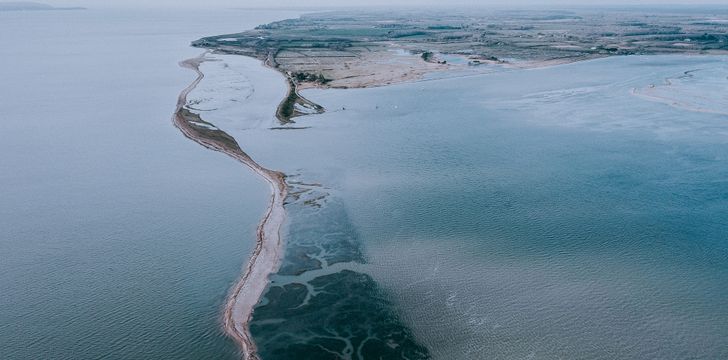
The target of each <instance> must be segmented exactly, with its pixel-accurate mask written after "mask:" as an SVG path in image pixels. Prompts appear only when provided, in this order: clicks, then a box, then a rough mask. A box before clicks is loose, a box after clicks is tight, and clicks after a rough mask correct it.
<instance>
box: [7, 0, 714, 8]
mask: <svg viewBox="0 0 728 360" xmlns="http://www.w3.org/2000/svg"><path fill="white" fill-rule="evenodd" d="M0 1H5V0H0ZM13 1H17V0H13ZM34 1H37V2H43V3H47V4H51V5H55V6H85V7H150V6H151V7H265V8H269V7H291V6H295V7H307V6H315V7H320V6H324V7H330V6H407V5H427V6H432V5H435V6H444V5H467V6H494V5H495V6H501V7H502V6H514V5H515V6H524V5H541V6H543V5H566V4H579V5H612V4H619V5H637V4H639V5H650V4H657V5H665V4H684V5H694V4H697V3H700V4H722V5H728V0H453V1H447V0H340V1H336V0H273V1H270V0H34Z"/></svg>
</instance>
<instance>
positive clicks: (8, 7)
mask: <svg viewBox="0 0 728 360" xmlns="http://www.w3.org/2000/svg"><path fill="white" fill-rule="evenodd" d="M85 9H86V8H83V7H55V6H51V5H48V4H43V3H37V2H30V1H14V2H0V11H38V10H85Z"/></svg>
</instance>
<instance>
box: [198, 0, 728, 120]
mask: <svg viewBox="0 0 728 360" xmlns="http://www.w3.org/2000/svg"><path fill="white" fill-rule="evenodd" d="M726 25H728V11H726V10H725V9H724V10H716V9H710V8H705V9H693V10H691V11H680V12H671V11H668V10H654V9H646V8H645V9H641V8H639V9H631V10H624V9H582V10H576V11H553V10H542V11H530V10H529V11H526V10H523V11H505V10H471V11H448V12H447V13H443V12H442V11H439V12H436V11H426V10H421V11H394V12H393V11H387V12H385V11H367V12H361V11H356V12H355V11H336V12H325V13H316V14H308V15H304V16H301V17H300V18H297V19H289V20H283V21H278V22H273V23H270V24H267V25H261V26H258V27H257V28H255V29H253V30H249V31H245V32H241V33H236V34H227V35H218V36H210V37H205V38H202V39H199V40H197V41H194V42H193V46H196V47H200V48H205V49H210V50H213V51H215V52H218V53H225V54H239V55H245V56H250V57H254V58H257V59H260V60H262V61H263V62H264V63H265V64H266V65H267V66H269V67H272V68H274V69H277V70H278V71H280V72H281V73H283V74H284V75H285V76H286V77H287V79H288V82H289V85H290V90H289V93H288V96H287V97H286V98H285V99H284V100H283V101H282V102H281V104H280V106H279V107H278V110H277V114H276V115H277V117H278V119H279V120H280V122H281V123H282V124H287V123H291V122H293V119H294V118H295V117H297V116H301V115H306V114H310V113H317V112H322V111H323V108H322V107H320V106H319V105H317V104H314V103H312V102H311V101H309V100H307V99H305V98H303V97H302V96H300V95H299V94H298V90H300V89H305V88H309V87H323V88H329V87H332V88H358V87H370V86H381V85H387V84H392V83H397V82H403V81H410V80H414V79H419V78H422V77H423V76H424V75H426V74H428V73H433V72H443V71H451V70H458V69H459V70H468V71H474V72H478V71H480V70H483V71H484V70H485V68H488V67H489V66H490V67H492V66H502V67H537V66H547V65H554V64H562V63H569V62H574V61H580V60H587V59H595V58H601V57H607V56H615V55H646V54H728V26H726Z"/></svg>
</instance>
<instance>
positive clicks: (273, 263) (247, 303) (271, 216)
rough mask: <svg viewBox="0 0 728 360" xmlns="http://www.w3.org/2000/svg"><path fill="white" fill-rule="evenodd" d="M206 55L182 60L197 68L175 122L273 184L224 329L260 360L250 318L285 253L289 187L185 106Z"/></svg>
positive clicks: (281, 176)
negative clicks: (283, 236)
mask: <svg viewBox="0 0 728 360" xmlns="http://www.w3.org/2000/svg"><path fill="white" fill-rule="evenodd" d="M206 54H207V53H203V54H202V55H200V56H198V57H196V58H192V59H188V60H185V61H183V62H181V63H180V66H182V67H184V68H187V69H191V70H194V71H195V72H196V73H197V78H196V79H195V80H194V81H193V82H192V83H191V84H190V85H189V86H187V87H186V88H185V89H184V90H182V92H181V93H180V94H179V97H178V98H177V108H176V110H175V112H174V117H173V122H174V125H175V126H176V127H177V128H178V129H180V131H182V133H183V134H184V135H185V136H186V137H187V138H189V139H191V140H193V141H195V142H197V143H198V144H200V145H202V146H204V147H206V148H208V149H211V150H215V151H220V152H222V153H224V154H227V155H229V156H231V157H232V158H234V159H236V160H238V161H240V162H241V163H243V164H244V165H246V166H247V167H249V168H250V169H252V170H253V171H254V172H255V173H256V174H258V175H260V177H262V178H263V179H265V181H266V182H268V184H269V185H270V188H271V192H272V196H271V201H270V205H269V206H268V210H267V211H266V213H265V216H264V217H263V219H262V220H261V222H260V224H259V225H258V230H257V241H256V246H255V249H254V250H253V254H252V255H251V257H250V261H249V262H248V264H247V265H246V266H245V269H244V271H243V275H242V276H241V277H240V279H239V280H238V281H237V283H235V285H234V286H233V288H232V289H231V291H230V295H229V296H228V299H227V301H226V303H225V309H224V312H223V327H224V329H225V332H226V333H227V334H228V335H229V336H230V337H232V338H233V339H234V340H235V342H237V343H238V345H239V346H240V348H241V350H242V354H243V359H246V360H257V359H259V357H258V355H257V351H256V350H257V349H256V346H255V343H254V342H253V339H252V336H251V334H250V319H251V317H252V315H253V308H254V307H255V305H256V304H257V303H258V301H259V300H260V298H261V296H262V295H263V291H265V288H266V286H267V284H268V277H269V275H270V274H272V273H274V272H276V271H277V270H278V267H279V265H280V258H281V255H282V252H283V249H282V248H283V243H282V241H281V236H280V229H281V226H282V225H283V221H284V220H285V209H284V208H283V201H284V199H285V197H286V193H287V191H288V188H287V185H286V182H285V175H284V174H283V173H280V172H277V171H273V170H268V169H266V168H264V167H262V166H260V165H259V164H258V163H256V162H255V161H254V160H253V159H252V158H250V156H248V154H246V153H245V152H244V151H243V150H242V149H241V148H240V146H239V145H238V143H237V141H235V139H234V138H233V137H231V136H230V135H228V134H227V133H225V132H224V131H222V130H219V129H217V128H216V127H214V126H208V125H212V124H209V123H207V122H205V121H204V120H202V119H201V118H200V116H199V115H198V114H195V113H192V112H191V111H189V110H188V109H187V108H186V106H185V105H186V104H187V96H188V95H189V93H190V92H191V91H192V90H194V88H195V87H196V86H197V85H198V84H199V83H200V81H201V80H202V79H203V78H204V74H203V73H202V72H201V71H200V64H202V63H203V62H204V61H206V58H205V55H206Z"/></svg>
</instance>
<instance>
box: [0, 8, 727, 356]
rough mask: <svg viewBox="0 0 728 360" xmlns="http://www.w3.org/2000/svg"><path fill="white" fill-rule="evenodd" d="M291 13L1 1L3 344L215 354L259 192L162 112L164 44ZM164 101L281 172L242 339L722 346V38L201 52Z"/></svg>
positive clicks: (263, 344) (371, 350) (698, 350)
mask: <svg viewBox="0 0 728 360" xmlns="http://www.w3.org/2000/svg"><path fill="white" fill-rule="evenodd" d="M291 16H297V14H294V13H286V12H271V11H246V10H234V11H233V10H230V11H225V12H213V11H210V12H201V13H200V12H194V13H193V12H189V13H188V12H182V11H180V12H157V13H149V12H144V13H142V12H124V13H115V12H106V11H100V10H99V11H96V10H88V11H85V12H64V13H55V12H44V13H12V14H0V19H2V21H0V24H1V25H0V29H1V30H3V31H2V32H0V33H2V34H3V35H2V36H3V38H7V39H9V40H8V41H6V43H8V44H9V45H6V46H4V47H2V49H0V51H2V52H4V53H3V54H2V55H3V58H4V59H6V61H7V62H6V64H8V65H7V66H5V67H3V68H2V70H0V72H1V73H2V77H3V79H5V81H4V82H3V84H2V86H1V87H0V91H2V93H1V94H0V95H1V96H0V98H2V105H3V108H4V110H5V111H4V112H3V115H2V121H1V122H0V129H1V131H0V136H1V137H2V141H1V142H0V150H2V151H1V152H0V154H2V155H0V166H1V168H2V169H3V170H2V172H0V185H1V186H0V196H2V201H1V202H0V229H2V239H0V254H2V255H1V256H2V261H1V262H0V288H2V289H3V291H2V292H0V344H2V348H3V349H4V350H3V352H4V354H3V357H4V358H9V359H25V358H54V359H56V358H59V359H76V358H160V359H164V358H174V359H183V358H189V359H200V358H225V359H228V358H235V357H236V356H237V355H238V354H237V352H236V349H235V346H234V345H233V344H232V343H231V342H230V341H229V340H226V338H225V337H224V335H223V334H222V332H221V330H220V326H219V321H220V320H219V312H220V309H221V306H222V302H223V300H224V298H225V295H226V294H227V290H228V287H229V286H230V285H231V283H232V282H233V281H234V280H235V279H236V278H237V277H238V276H239V274H240V268H241V266H242V265H243V264H244V263H245V262H246V261H247V256H248V255H249V254H250V251H251V250H252V246H253V244H254V239H255V237H254V230H255V225H256V224H257V223H258V221H259V220H260V218H261V215H262V214H263V211H264V210H265V206H266V205H267V204H266V201H267V199H268V196H269V194H268V191H269V190H268V188H267V187H266V186H265V184H264V183H263V182H262V180H259V179H257V178H255V176H254V175H253V174H252V173H251V172H250V171H248V170H247V169H246V168H244V167H243V166H241V165H240V164H238V163H236V162H235V161H233V160H232V159H228V158H227V157H226V156H224V155H223V154H220V153H215V152H212V151H209V150H206V149H204V148H202V147H200V146H198V145H196V144H195V143H193V142H191V141H189V140H186V139H185V138H184V137H183V136H181V134H180V133H179V132H178V131H177V130H176V129H175V128H174V127H173V126H172V124H171V120H170V117H171V112H172V111H173V110H174V103H175V100H176V95H177V93H178V92H179V91H180V90H181V89H182V88H184V87H185V86H186V85H187V84H188V83H189V82H190V81H191V80H192V79H193V78H194V73H192V72H191V71H189V70H184V69H181V68H178V67H177V62H178V61H180V60H183V59H184V58H187V57H192V56H195V55H197V54H199V53H200V50H199V49H191V48H189V47H188V43H189V41H191V40H194V39H196V38H198V37H201V36H206V35H217V34H225V33H233V32H236V31H240V30H243V29H247V28H252V27H253V26H255V25H257V24H261V23H265V22H269V21H272V20H275V19H282V18H286V17H291ZM201 70H202V71H203V73H205V75H206V77H205V79H203V80H202V82H201V83H200V85H199V87H198V88H197V89H196V90H194V91H193V92H192V93H191V94H190V96H189V98H188V100H189V102H188V107H189V108H190V109H192V110H193V111H195V112H197V113H198V114H200V116H201V117H202V119H204V120H205V121H206V122H209V123H212V124H214V125H215V126H217V127H218V128H220V129H221V130H224V131H226V132H227V133H228V134H230V135H232V136H234V137H235V138H236V140H237V141H238V143H239V144H240V146H241V148H242V149H243V150H244V151H245V152H246V153H248V154H249V155H250V156H251V157H252V158H253V159H255V160H256V161H257V162H258V163H259V164H261V165H262V166H264V167H266V168H269V169H272V170H278V171H282V172H284V173H286V175H287V182H288V184H289V186H290V191H289V196H288V198H287V200H286V211H287V216H288V220H287V223H286V226H285V228H284V229H283V235H284V239H285V242H286V244H285V246H286V248H285V254H284V259H283V261H282V263H281V267H280V269H279V270H278V271H277V273H276V274H275V275H273V276H272V277H271V284H270V286H269V287H268V288H267V290H266V293H265V296H264V298H263V299H262V300H261V301H260V303H259V304H258V306H257V307H256V309H255V312H254V314H253V321H252V324H251V331H252V334H253V336H254V339H255V340H256V343H257V344H258V350H259V353H260V355H261V357H262V358H263V359H373V358H383V359H405V358H407V359H428V358H432V359H686V358H690V359H720V358H728V342H727V341H726V339H727V338H728V115H726V113H725V112H726V110H725V109H728V98H727V97H726V95H725V91H724V90H725V89H728V57H724V56H673V55H670V56H624V57H612V58H606V59H598V60H591V61H584V62H579V63H573V64H567V65H559V66H552V67H546V68H538V69H515V68H499V69H494V71H492V72H490V73H487V74H481V75H473V74H469V73H468V74H463V73H461V74H456V73H453V74H450V75H448V74H433V75H431V76H428V77H426V78H424V79H422V80H420V81H417V82H411V83H405V84H397V85H391V86H386V87H377V88H367V89H309V90H305V91H303V92H302V95H303V96H305V97H307V98H308V99H310V100H312V101H314V102H316V103H318V104H321V105H322V106H324V107H325V108H326V112H325V113H323V114H318V115H308V116H304V117H299V118H296V119H295V120H296V123H295V124H292V125H287V126H284V127H288V129H281V124H278V123H277V120H276V119H275V116H274V110H275V106H276V105H277V104H278V102H279V101H280V99H282V97H283V96H285V93H286V82H285V79H284V78H283V76H282V75H281V74H279V73H277V72H275V71H273V70H271V69H267V68H265V67H263V66H262V65H261V63H260V62H259V61H258V60H255V59H251V58H245V57H240V56H233V55H211V56H210V61H208V62H205V63H203V65H202V66H201Z"/></svg>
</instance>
